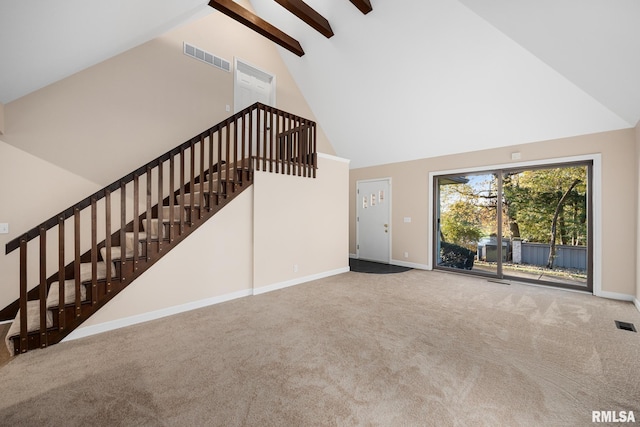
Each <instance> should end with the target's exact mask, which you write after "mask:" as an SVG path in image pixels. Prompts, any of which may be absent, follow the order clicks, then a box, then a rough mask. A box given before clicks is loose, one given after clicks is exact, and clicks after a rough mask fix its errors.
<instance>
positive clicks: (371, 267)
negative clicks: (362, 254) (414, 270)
mask: <svg viewBox="0 0 640 427" xmlns="http://www.w3.org/2000/svg"><path fill="white" fill-rule="evenodd" d="M349 268H351V271H355V272H356V273H371V274H389V273H402V272H404V271H409V270H411V268H410V267H400V266H398V265H391V264H381V263H379V262H372V261H365V260H362V259H353V258H349Z"/></svg>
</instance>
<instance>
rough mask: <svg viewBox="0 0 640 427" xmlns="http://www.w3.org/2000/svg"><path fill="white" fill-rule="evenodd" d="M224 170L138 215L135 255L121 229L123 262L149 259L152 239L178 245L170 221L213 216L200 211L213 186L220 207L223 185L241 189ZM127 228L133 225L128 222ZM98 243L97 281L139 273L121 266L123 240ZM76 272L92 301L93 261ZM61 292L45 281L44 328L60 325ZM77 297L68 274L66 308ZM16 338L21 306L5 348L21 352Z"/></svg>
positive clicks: (33, 322)
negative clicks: (157, 211) (152, 213)
mask: <svg viewBox="0 0 640 427" xmlns="http://www.w3.org/2000/svg"><path fill="white" fill-rule="evenodd" d="M234 170H235V169H234ZM224 172H225V171H223V172H222V173H221V174H220V175H221V176H222V182H220V183H218V179H220V177H219V176H218V173H217V172H214V173H213V174H211V176H210V177H209V176H208V177H207V178H211V180H210V181H209V180H207V181H204V182H202V183H194V186H193V188H192V191H191V192H185V193H184V194H182V195H180V194H174V204H173V207H172V206H171V205H170V204H169V205H165V206H162V208H161V219H159V218H158V217H156V218H151V219H150V220H147V219H145V218H143V217H140V218H138V221H139V224H140V231H139V232H138V237H137V241H138V253H137V257H136V256H135V255H136V254H135V253H134V247H135V240H136V238H135V232H134V231H128V230H127V231H126V232H125V233H124V238H125V242H124V258H125V261H128V260H134V259H137V260H138V261H141V262H142V263H144V262H149V261H152V260H151V258H152V256H151V254H149V253H147V250H148V247H149V245H148V244H149V243H152V242H154V243H156V244H158V243H162V244H163V245H164V246H163V247H165V246H172V244H177V243H178V240H180V239H176V242H175V243H174V242H172V241H171V239H170V235H171V233H170V228H171V226H179V225H180V223H181V221H183V223H184V224H185V228H189V229H195V228H197V227H198V226H199V225H200V224H201V223H203V222H204V221H206V220H207V219H208V217H210V216H211V215H209V216H206V215H203V212H204V211H205V210H206V211H211V210H212V209H211V207H212V200H209V199H210V196H214V197H217V195H218V194H217V191H218V189H219V188H222V189H223V193H222V194H221V198H222V199H223V200H224V201H223V202H222V203H220V202H218V203H216V204H217V205H219V206H220V207H222V205H223V204H224V202H226V201H227V200H231V198H233V197H231V196H233V195H232V194H227V193H226V190H227V188H231V186H233V190H234V191H233V192H234V193H235V192H237V193H240V191H241V190H240V189H238V190H236V189H235V187H236V185H239V186H242V184H241V183H240V184H238V183H234V182H232V181H228V180H225V179H224V178H225V176H226V174H225V173H224ZM236 172H237V173H240V172H246V170H245V171H243V170H240V171H236ZM249 183H250V181H249V180H246V182H245V184H249ZM246 186H248V185H245V187H246ZM184 188H186V189H188V188H189V184H188V183H186V184H185V187H184ZM201 201H202V202H203V203H202V206H200V204H201ZM172 209H173V212H172V211H171V210H172ZM194 212H195V213H194ZM213 213H215V212H213ZM192 214H193V218H192ZM160 221H162V225H161V226H160ZM128 228H131V225H130V227H128ZM187 234H188V233H187ZM159 235H161V238H159ZM113 236H120V232H116V233H114V234H113ZM147 239H149V241H147ZM113 240H114V239H113V238H112V241H113ZM100 246H102V247H101V248H100V249H99V253H100V259H101V261H98V262H97V263H96V277H97V282H98V284H99V285H100V286H103V287H104V286H105V284H106V282H107V280H108V279H110V280H111V282H110V283H109V286H110V285H111V284H115V286H116V287H118V284H120V286H119V289H117V290H121V289H120V288H124V287H125V286H126V285H123V283H124V282H125V281H126V282H127V283H128V282H130V281H131V280H132V279H133V278H135V277H137V276H138V275H139V274H140V272H137V273H136V270H139V268H138V267H137V266H136V267H135V268H134V269H133V271H131V270H124V269H123V267H122V265H123V263H122V261H123V259H122V258H123V257H122V255H123V247H122V246H123V245H122V244H121V243H120V245H113V246H111V248H110V254H108V253H107V251H108V249H107V247H106V242H103V244H102V245H100ZM159 252H160V251H159V250H158V251H156V253H154V254H153V257H155V260H157V259H158V258H159V257H160V256H162V254H164V253H166V252H168V250H167V249H165V250H163V251H162V254H159ZM107 260H110V263H111V273H110V275H107ZM152 263H153V262H150V263H149V265H150V264H152ZM144 269H145V268H144V266H143V267H142V270H144ZM79 271H80V300H81V302H82V305H83V306H85V305H86V306H89V305H90V304H91V299H92V296H91V289H92V273H93V271H92V263H91V262H83V263H81V264H80V269H79ZM108 276H109V277H108ZM126 276H132V277H129V278H127V277H126ZM127 279H128V280H127ZM105 289H106V288H105ZM110 292H111V289H109V290H104V291H102V292H100V293H99V296H98V298H97V299H98V300H99V299H100V295H102V296H103V297H104V296H105V294H109V293H110ZM116 293H117V292H116ZM59 296H60V293H59V282H58V281H56V282H52V283H51V284H50V285H49V289H48V291H47V299H46V326H47V331H48V332H49V331H51V330H56V329H57V328H58V317H59V313H60V308H59ZM112 296H113V295H109V298H108V299H110V298H111V297H112ZM75 300H76V281H75V278H74V277H66V280H65V281H64V301H65V308H64V309H65V310H69V311H75V310H76V306H75V303H76V301H75ZM98 302H99V301H98ZM100 305H102V304H100ZM83 308H84V307H83ZM93 311H95V310H93ZM93 311H91V312H90V313H89V315H87V316H84V317H87V318H88V317H89V316H90V315H91V314H92V313H93ZM82 320H85V319H82ZM80 323H81V322H80ZM78 324H79V323H78ZM27 332H28V335H29V336H30V338H31V337H33V336H37V335H39V334H40V302H39V300H32V301H28V302H27ZM69 332H70V331H67V332H66V333H65V334H64V335H65V336H66V334H68V333H69ZM19 340H20V310H18V313H17V315H16V317H15V319H14V321H13V323H12V324H11V327H10V329H9V332H8V333H7V335H6V344H7V348H8V349H9V351H10V353H11V354H18V353H19V352H20V349H18V348H16V347H15V344H17V343H19ZM29 347H31V344H29Z"/></svg>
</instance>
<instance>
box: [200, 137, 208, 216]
mask: <svg viewBox="0 0 640 427" xmlns="http://www.w3.org/2000/svg"><path fill="white" fill-rule="evenodd" d="M198 182H200V191H198V202H199V204H200V216H199V217H200V218H202V214H203V209H204V134H200V175H199V179H198ZM207 210H210V209H207Z"/></svg>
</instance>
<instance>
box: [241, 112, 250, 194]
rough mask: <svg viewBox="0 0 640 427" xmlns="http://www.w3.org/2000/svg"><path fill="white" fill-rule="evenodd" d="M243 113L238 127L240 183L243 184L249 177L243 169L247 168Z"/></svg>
mask: <svg viewBox="0 0 640 427" xmlns="http://www.w3.org/2000/svg"><path fill="white" fill-rule="evenodd" d="M244 117H245V116H244V115H243V116H242V122H241V123H242V127H241V128H240V129H241V130H240V132H241V134H240V135H241V136H240V144H241V148H240V150H241V154H240V158H241V159H242V160H241V164H240V167H241V168H242V172H240V185H243V184H244V181H245V179H249V177H248V176H246V175H245V171H246V170H247V147H246V145H247V126H246V123H245V122H244V120H245V119H244Z"/></svg>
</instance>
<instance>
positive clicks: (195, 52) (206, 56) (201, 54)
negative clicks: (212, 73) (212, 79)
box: [184, 42, 231, 72]
mask: <svg viewBox="0 0 640 427" xmlns="http://www.w3.org/2000/svg"><path fill="white" fill-rule="evenodd" d="M184 54H185V55H189V56H190V57H192V58H195V59H197V60H200V61H202V62H206V63H207V64H209V65H213V66H214V67H216V68H220V69H221V70H224V71H226V72H231V63H230V62H229V61H227V60H225V59H222V58H220V57H218V56H215V55H213V54H211V53H209V52H207V51H205V50H202V49H200V48H197V47H195V46H193V45H191V44H189V43H186V42H185V43H184Z"/></svg>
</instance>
